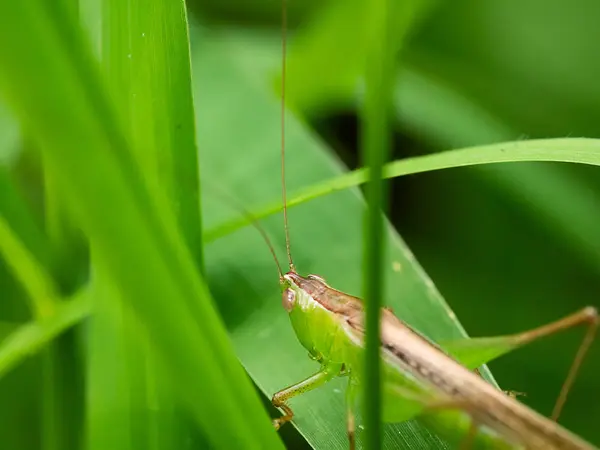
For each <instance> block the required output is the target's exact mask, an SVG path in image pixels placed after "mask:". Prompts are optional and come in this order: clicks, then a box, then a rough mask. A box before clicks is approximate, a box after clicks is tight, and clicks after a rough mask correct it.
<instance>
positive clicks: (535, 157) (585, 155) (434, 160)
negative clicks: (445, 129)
mask: <svg viewBox="0 0 600 450" xmlns="http://www.w3.org/2000/svg"><path fill="white" fill-rule="evenodd" d="M526 161H529V162H534V161H537V162H542V161H547V162H567V163H578V164H589V165H594V166H598V165H600V139H586V138H561V139H532V140H530V141H513V142H503V143H500V144H490V145H478V146H474V147H468V148H463V149H457V150H448V151H445V152H440V153H436V154H432V155H426V156H418V157H414V158H406V159H402V160H397V161H393V162H391V163H388V164H387V165H386V167H385V170H384V176H385V177H386V178H394V177H399V176H406V175H415V174H418V173H424V172H431V171H434V170H442V169H450V168H455V167H468V166H477V165H483V164H498V163H513V162H526ZM366 180H367V173H366V170H365V169H357V170H354V171H351V172H347V173H345V174H343V175H339V176H336V177H334V178H331V179H329V180H326V181H323V182H319V183H314V184H312V185H311V186H308V187H305V188H303V189H298V190H297V192H292V194H291V195H290V196H289V201H288V207H292V206H296V205H299V204H302V203H305V202H308V201H311V200H314V199H317V198H319V197H322V196H325V195H329V194H332V193H334V192H337V191H341V190H344V189H348V188H351V187H355V186H359V185H361V184H363V183H365V182H366ZM281 209H282V206H281V204H280V203H275V202H274V203H273V204H271V205H270V206H268V207H264V208H261V209H260V210H256V211H255V212H253V213H252V215H253V216H254V217H256V218H257V219H260V218H263V217H267V216H270V215H272V214H275V213H277V212H279V211H281ZM247 224H248V221H247V220H245V219H242V218H237V219H236V220H231V221H228V222H226V223H223V224H221V225H219V226H215V227H213V228H209V229H207V230H206V232H205V239H206V240H207V241H212V240H215V239H218V238H219V237H222V236H225V235H227V234H230V233H232V232H233V231H235V230H237V229H239V228H241V227H243V226H245V225H247Z"/></svg>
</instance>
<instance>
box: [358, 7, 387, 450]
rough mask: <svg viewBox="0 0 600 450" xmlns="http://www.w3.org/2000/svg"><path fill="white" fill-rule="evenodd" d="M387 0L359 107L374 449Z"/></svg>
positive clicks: (370, 443)
mask: <svg viewBox="0 0 600 450" xmlns="http://www.w3.org/2000/svg"><path fill="white" fill-rule="evenodd" d="M392 16H393V14H392V8H391V2H389V1H388V0H380V1H377V2H373V3H372V4H371V5H370V7H369V8H368V10H367V18H366V22H367V24H368V25H367V27H368V29H369V31H370V32H369V33H367V35H368V36H369V38H370V39H369V40H368V46H369V49H368V53H367V61H366V70H365V73H366V76H365V88H366V89H365V102H364V107H363V111H362V118H361V123H362V136H361V147H362V152H361V153H362V157H363V159H364V161H365V165H366V167H368V168H369V179H368V181H367V185H366V195H365V196H366V199H367V203H368V208H367V211H366V213H365V232H364V238H363V249H364V250H363V252H364V253H363V279H364V281H363V283H364V285H363V290H364V300H365V326H366V337H365V355H364V358H365V381H364V389H363V397H364V399H363V401H364V405H365V409H364V414H365V444H366V448H369V449H372V450H378V449H380V448H381V445H382V443H383V438H382V428H383V427H382V412H381V409H382V400H381V395H382V392H381V356H380V354H381V340H380V337H379V336H380V330H381V324H380V320H381V318H380V310H381V306H382V304H383V300H382V297H383V291H384V288H383V286H384V283H385V279H384V274H385V272H384V270H383V264H384V262H383V261H384V258H383V256H384V247H385V246H386V245H387V242H386V237H387V236H386V235H385V234H384V219H383V215H382V213H385V212H386V211H387V183H386V182H385V181H384V179H383V167H384V164H385V162H386V160H387V158H388V154H389V151H390V141H391V133H390V124H391V102H390V99H391V93H392V86H393V84H392V80H393V75H394V60H395V52H394V51H393V49H394V46H393V44H392V42H391V41H392V39H391V38H392V32H391V30H392V26H391V25H392V24H391V17H392Z"/></svg>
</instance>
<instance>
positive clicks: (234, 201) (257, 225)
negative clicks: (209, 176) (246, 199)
mask: <svg viewBox="0 0 600 450" xmlns="http://www.w3.org/2000/svg"><path fill="white" fill-rule="evenodd" d="M202 181H203V182H204V183H207V184H208V185H209V186H210V187H211V189H210V192H211V194H214V195H216V196H217V197H219V198H221V200H223V201H224V202H225V203H226V204H228V205H229V206H231V207H232V208H234V209H236V210H237V211H238V212H239V213H240V214H242V215H243V216H244V217H245V218H246V219H247V220H248V222H250V223H251V224H252V225H254V228H256V229H257V230H258V232H259V233H260V235H261V236H262V238H263V240H264V241H265V243H266V244H267V247H269V251H270V252H271V256H273V260H274V261H275V265H276V266H277V273H278V274H279V279H280V280H283V271H282V270H281V264H280V263H279V259H277V254H276V253H275V248H274V247H273V243H272V242H271V239H269V236H268V235H267V232H266V231H265V229H264V228H263V227H262V226H261V224H260V222H259V221H258V219H257V218H256V217H254V216H253V215H252V213H250V212H249V211H248V210H247V209H246V208H245V207H244V206H243V205H242V204H241V203H240V202H238V200H237V199H236V198H234V197H232V196H231V195H229V194H226V193H225V191H223V190H222V189H219V188H217V185H215V184H212V183H210V182H209V181H207V180H206V177H205V179H203V180H202Z"/></svg>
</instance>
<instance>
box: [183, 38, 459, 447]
mask: <svg viewBox="0 0 600 450" xmlns="http://www.w3.org/2000/svg"><path fill="white" fill-rule="evenodd" d="M194 36H197V37H198V36H199V38H198V40H197V41H194V42H195V45H194V46H193V49H194V52H193V57H194V63H195V62H196V61H197V62H198V63H197V67H198V69H197V70H195V77H196V78H195V88H196V89H197V93H198V95H200V93H203V94H204V96H203V101H202V102H199V103H198V105H197V111H198V140H199V144H200V146H201V147H202V148H203V149H205V151H204V152H203V153H202V155H201V164H202V167H203V168H204V169H205V173H207V176H208V178H210V179H209V180H207V181H210V183H207V185H206V186H204V188H203V195H204V196H205V198H204V202H203V204H204V208H205V220H206V223H207V226H211V225H214V224H218V223H222V222H223V221H226V220H228V219H229V220H231V218H236V219H237V218H238V217H239V213H238V212H237V211H236V210H235V209H234V208H232V207H230V206H229V205H227V204H225V203H224V202H223V201H222V197H221V196H220V195H213V196H211V192H210V190H211V189H210V185H213V184H218V186H219V188H220V189H221V190H225V191H227V192H229V193H230V194H232V195H235V196H236V197H237V198H238V199H239V201H241V202H243V203H244V204H245V206H246V208H247V209H249V210H253V209H255V208H254V206H256V205H261V204H265V203H269V202H275V201H276V199H279V198H280V195H281V187H280V173H279V167H280V161H279V143H280V129H279V126H278V124H279V123H280V115H279V113H280V105H279V103H278V99H277V97H276V96H275V95H274V94H273V92H272V91H269V90H268V88H266V87H265V86H268V85H269V82H268V80H267V81H265V84H262V85H261V84H260V82H259V83H254V80H256V79H257V78H258V77H257V76H256V73H253V72H252V71H251V70H249V69H250V67H249V66H248V61H250V59H251V56H252V54H246V55H245V57H242V58H241V59H238V57H237V55H238V53H237V52H238V48H239V47H238V46H237V45H236V44H235V43H234V44H232V43H231V42H228V41H224V40H222V39H220V36H218V35H216V36H215V35H212V36H211V35H210V34H209V33H207V32H204V33H199V34H198V35H194ZM200 38H201V39H200ZM238 62H239V65H237V63H238ZM257 64H260V63H259V62H257ZM288 119H289V121H288V124H287V125H288V126H287V128H286V129H287V149H288V152H287V159H286V161H287V181H288V186H289V188H290V190H291V191H292V192H294V191H297V190H298V189H300V187H304V186H311V185H313V184H315V183H318V182H325V180H329V179H331V178H332V177H333V176H335V175H339V174H340V173H341V172H342V171H343V168H342V165H341V164H340V163H339V161H337V160H336V159H335V158H334V157H332V155H331V152H330V150H329V149H328V148H327V147H326V146H325V145H324V144H323V143H322V142H321V141H320V140H318V139H316V138H315V136H314V135H313V134H312V133H310V132H309V131H308V130H307V129H306V128H305V127H304V126H303V125H302V124H301V123H299V122H298V121H296V120H294V117H293V116H292V115H291V114H290V115H288ZM277 201H278V200H277ZM363 213H364V201H363V200H362V199H361V198H360V195H359V193H358V190H356V189H348V190H345V191H339V192H335V193H333V194H332V195H330V196H327V197H322V198H317V199H315V200H314V201H311V202H306V203H305V204H302V205H300V206H298V207H297V208H294V209H293V210H291V211H290V233H291V247H292V252H293V256H294V262H295V264H296V267H297V268H298V270H299V271H300V272H301V273H304V274H306V273H317V274H319V275H322V276H323V277H325V278H326V279H327V281H328V282H329V283H330V284H331V285H333V286H335V287H336V288H338V289H342V290H344V291H345V292H348V293H351V294H356V295H360V293H361V292H362V283H361V279H362V277H361V255H362V242H361V241H362V231H363V230H362V217H363ZM282 223H283V221H282V220H281V217H269V218H266V219H265V220H264V221H263V226H264V227H265V229H266V231H267V233H268V234H269V236H270V237H271V239H272V240H273V243H274V246H275V248H276V250H277V252H278V255H279V256H280V257H283V255H284V254H285V250H284V249H285V243H284V238H283V229H282ZM386 232H387V233H388V235H387V239H388V240H389V242H390V246H389V248H388V251H387V254H386V255H385V260H384V267H385V269H384V270H385V277H386V279H387V284H386V286H385V302H386V303H387V304H389V305H391V306H393V308H394V311H395V313H396V314H397V315H398V316H399V317H401V318H402V319H403V320H406V321H407V322H408V323H410V324H411V325H413V326H415V327H416V328H417V329H418V330H420V331H422V332H424V333H425V334H426V335H428V336H430V337H432V338H434V339H442V338H444V339H452V338H458V337H461V336H464V333H463V331H462V329H461V328H460V326H459V325H458V323H457V321H456V318H455V317H454V315H453V314H452V312H451V311H450V310H449V308H448V307H447V305H446V304H445V302H444V301H443V299H442V298H441V296H440V295H439V293H438V292H437V291H436V289H435V287H434V285H433V284H432V282H431V281H430V280H429V279H428V278H427V276H426V275H425V274H424V273H423V271H422V269H421V268H420V266H419V265H418V263H417V262H416V261H415V259H414V256H413V255H412V254H411V253H410V251H409V250H408V249H407V248H406V246H405V245H404V244H403V242H402V241H401V239H400V238H399V236H398V235H397V233H395V232H394V231H393V229H392V228H391V227H390V226H389V225H386ZM206 254H207V273H208V277H209V280H210V285H211V291H212V292H214V294H215V297H216V299H217V301H218V302H219V309H220V311H221V314H222V315H223V318H224V319H225V321H226V323H227V325H228V328H229V330H230V332H231V334H232V336H233V339H234V344H235V346H236V350H237V354H238V356H239V357H240V359H241V361H242V362H243V364H244V366H245V367H246V369H247V370H248V372H249V373H250V375H251V376H252V378H253V379H254V381H255V383H256V384H257V385H258V387H259V388H260V389H261V390H262V391H263V392H264V394H265V395H266V396H267V397H270V396H271V395H273V393H275V392H276V391H278V390H280V389H282V388H283V387H285V386H287V385H289V384H292V383H294V382H297V381H299V380H301V379H303V378H304V377H306V376H308V375H310V374H311V373H313V372H315V371H316V369H317V368H318V365H317V364H316V363H315V362H314V361H311V360H310V359H309V358H308V356H307V354H306V352H305V350H303V348H302V346H301V345H300V344H299V343H298V341H297V339H296V337H295V335H294V333H293V331H292V328H291V325H290V323H289V320H288V317H287V314H286V313H285V311H284V310H283V308H282V307H281V306H280V305H281V299H280V290H279V287H278V277H277V270H276V266H275V263H274V262H273V260H272V258H271V256H270V254H269V251H268V249H267V247H266V245H265V243H264V242H263V241H262V240H261V238H260V235H259V233H258V232H257V231H256V230H254V229H252V228H244V229H240V230H238V231H237V232H236V233H233V234H230V235H228V236H227V237H226V238H223V239H218V240H215V241H213V242H212V243H211V245H209V246H208V247H207V253H206ZM345 386H346V380H344V379H337V380H334V381H332V382H331V383H328V384H327V385H326V386H324V387H322V388H320V389H318V390H316V391H313V392H310V393H306V394H304V395H302V396H300V397H298V398H295V399H294V400H293V401H292V402H291V406H292V407H293V408H294V411H295V413H296V418H295V425H296V426H297V427H298V429H299V431H300V432H301V433H302V435H303V436H304V437H305V438H306V439H307V441H308V442H309V443H310V444H311V445H312V446H313V447H314V448H339V449H346V448H347V437H346V431H345V417H344V416H345V406H344V394H343V392H344V389H345ZM360 435H361V433H360V431H359V436H360ZM384 435H385V445H386V447H385V448H398V447H400V446H404V447H405V448H443V444H441V443H440V440H439V439H438V438H437V437H436V436H435V435H433V434H432V433H431V432H429V431H428V430H426V429H423V427H421V426H419V425H418V424H417V423H415V422H412V421H411V422H408V423H403V424H395V425H386V426H385V428H384ZM440 446H441V447H440Z"/></svg>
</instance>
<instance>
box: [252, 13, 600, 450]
mask: <svg viewBox="0 0 600 450" xmlns="http://www.w3.org/2000/svg"><path fill="white" fill-rule="evenodd" d="M282 22H283V39H282V42H283V52H282V146H281V177H282V193H283V205H284V209H283V212H284V227H285V237H286V248H287V256H288V263H289V271H288V272H287V273H283V272H282V270H281V268H280V266H279V263H278V262H277V265H278V268H279V279H280V284H281V288H282V305H283V308H284V309H285V311H286V312H287V313H288V314H289V317H290V321H291V324H292V326H293V328H294V331H295V333H296V336H297V338H298V340H299V341H300V343H301V344H302V345H303V346H304V348H306V349H307V350H308V352H309V354H310V356H311V358H313V359H314V360H316V361H317V362H318V363H319V364H320V368H319V370H318V371H317V372H316V373H314V374H313V375H311V376H309V377H308V378H306V379H304V380H302V381H300V382H298V383H296V384H293V385H291V386H289V387H286V388H285V389H283V390H281V391H279V392H277V393H275V394H274V395H273V398H272V404H273V405H274V406H275V407H277V408H279V409H280V410H282V411H283V415H282V416H281V417H279V418H276V419H275V420H274V421H273V425H274V427H275V428H276V429H279V428H280V427H281V426H282V425H283V424H285V423H286V422H289V421H291V420H292V419H293V417H294V413H293V411H292V409H291V408H290V406H289V404H288V401H289V400H290V399H292V398H293V397H295V396H297V395H299V394H302V393H304V392H307V391H310V390H312V389H315V388H318V387H320V386H322V385H323V384H325V383H327V382H328V381H330V380H332V379H333V378H336V377H346V378H347V380H348V384H347V391H346V405H347V406H346V409H347V423H346V428H347V433H348V440H349V446H350V448H351V449H354V448H355V446H356V437H355V434H356V433H355V411H356V406H357V405H356V404H357V397H358V393H359V392H360V389H361V383H362V380H363V370H364V367H363V350H364V341H365V330H364V308H363V303H362V301H361V300H360V299H359V298H357V297H354V296H352V295H349V294H346V293H344V292H341V291H339V290H336V289H334V288H332V287H331V286H329V285H328V284H327V283H326V281H325V280H324V279H323V278H321V277H320V276H317V275H308V276H306V277H305V276H301V275H300V274H298V272H297V271H296V269H295V266H294V264H293V261H292V257H291V251H290V238H289V230H288V218H287V201H286V188H285V165H284V161H285V138H284V136H285V131H284V130H285V128H284V125H285V121H284V117H285V62H286V38H285V27H286V23H285V22H286V17H285V2H284V5H283V21H282ZM261 233H262V234H263V237H264V238H265V240H266V241H267V244H268V245H269V248H270V250H271V253H272V254H273V256H274V258H275V260H276V261H277V258H276V256H275V252H274V250H273V247H272V245H271V244H270V243H269V241H268V239H267V238H266V235H265V234H264V232H261ZM598 322H599V320H598V313H597V311H596V309H595V308H593V307H587V308H584V309H582V310H580V311H578V312H576V313H574V314H572V315H570V316H567V317H565V318H563V319H560V320H557V321H556V322H553V323H550V324H547V325H544V326H541V327H539V328H535V329H533V330H529V331H526V332H523V333H519V334H516V335H511V336H504V337H497V338H481V339H469V340H464V341H460V342H456V343H454V344H452V345H448V346H445V348H442V347H441V346H438V345H436V344H435V343H433V342H431V341H429V340H428V339H427V338H425V337H423V336H422V335H420V334H419V333H418V332H416V331H415V330H413V329H412V328H411V327H410V326H409V325H407V324H406V323H404V322H402V321H401V320H400V319H399V318H397V317H396V316H395V315H394V314H393V312H392V311H391V310H389V309H387V308H384V309H382V310H381V358H382V374H383V377H384V378H383V380H384V381H383V383H382V385H383V392H382V398H383V419H384V421H385V422H402V421H406V420H409V419H413V418H417V419H420V420H421V421H422V422H424V423H425V424H426V425H427V426H429V427H430V428H432V429H434V430H436V431H438V432H439V433H440V434H441V435H442V436H444V437H446V438H447V439H448V440H450V441H452V442H455V443H458V442H462V443H463V444H464V445H466V446H467V447H469V448H470V447H473V446H476V447H481V448H511V449H512V448H525V449H540V450H541V449H544V450H550V449H567V450H568V449H573V450H575V449H577V450H584V449H585V450H590V449H594V448H595V447H594V446H592V445H591V444H589V443H587V442H585V441H584V440H583V439H581V438H579V437H578V436H576V435H574V434H573V433H571V432H569V431H568V430H566V429H564V428H563V427H561V426H559V425H558V424H557V423H556V419H557V418H558V416H559V414H560V411H561V409H562V407H563V405H564V403H565V400H566V398H567V394H568V392H569V390H570V388H571V386H572V384H573V381H574V379H575V377H576V374H577V372H578V369H579V367H580V365H581V362H582V360H583V358H584V355H585V353H586V352H587V350H588V348H589V346H590V344H591V342H592V340H593V338H594V335H595V331H596V329H597V326H598ZM580 324H588V331H587V333H586V335H585V338H584V340H583V342H582V343H581V345H580V347H579V350H578V352H577V355H576V357H575V359H574V361H573V363H572V366H571V369H570V371H569V373H568V376H567V379H566V381H565V382H564V384H563V387H562V390H561V393H560V395H559V397H558V399H557V402H556V405H555V408H554V411H553V414H552V418H551V419H548V418H545V417H544V416H542V415H540V414H538V413H536V412H535V411H533V410H531V409H530V408H528V407H526V406H525V405H523V404H522V403H520V402H518V401H517V400H516V399H515V395H511V394H510V393H508V395H507V393H505V392H503V391H501V390H499V389H497V388H496V387H494V386H493V385H491V384H490V383H488V382H486V381H485V380H484V379H483V378H482V377H481V376H480V375H479V374H478V372H477V368H478V367H480V366H481V365H483V364H485V363H487V362H488V361H489V360H491V359H493V358H494V357H496V356H499V355H500V354H501V353H504V352H506V351H491V353H490V352H487V353H486V356H481V357H469V349H473V348H479V349H485V348H486V346H488V347H489V346H490V345H491V346H492V347H494V348H499V347H503V346H504V347H505V348H507V347H511V348H514V347H516V346H520V345H523V344H526V343H529V342H531V341H534V340H536V339H539V338H541V337H543V336H548V335H550V334H554V333H556V332H559V331H562V330H565V329H567V328H570V327H573V326H575V325H580ZM490 348H491V347H490ZM484 353H485V352H484Z"/></svg>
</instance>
